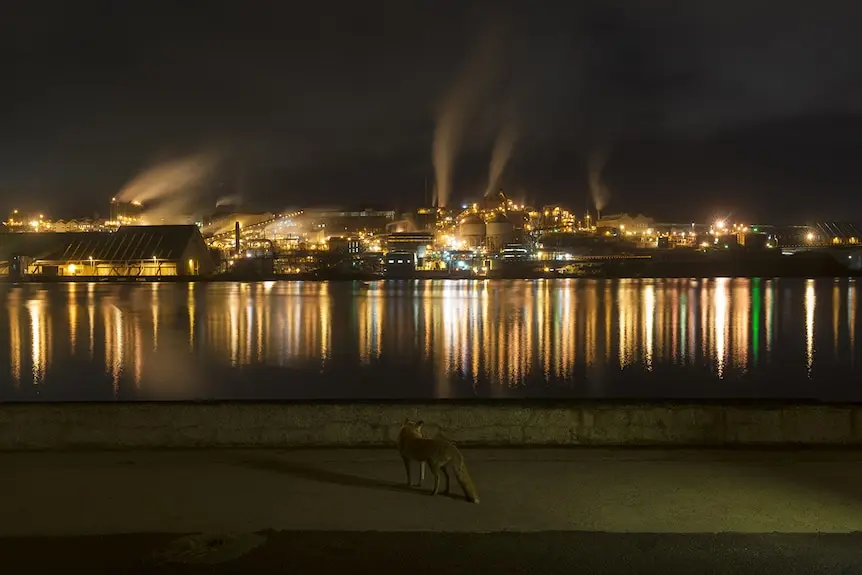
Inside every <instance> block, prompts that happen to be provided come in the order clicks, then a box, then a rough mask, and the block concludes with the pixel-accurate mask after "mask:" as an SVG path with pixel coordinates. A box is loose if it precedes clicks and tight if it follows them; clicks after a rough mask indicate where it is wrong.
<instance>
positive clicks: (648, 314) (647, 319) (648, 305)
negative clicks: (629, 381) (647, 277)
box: [644, 281, 656, 371]
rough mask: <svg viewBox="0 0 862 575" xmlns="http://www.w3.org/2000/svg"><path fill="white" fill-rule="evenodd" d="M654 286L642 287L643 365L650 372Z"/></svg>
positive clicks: (653, 322)
mask: <svg viewBox="0 0 862 575" xmlns="http://www.w3.org/2000/svg"><path fill="white" fill-rule="evenodd" d="M655 299H656V298H655V285H654V283H653V282H652V281H650V282H649V283H648V284H647V285H646V286H645V287H644V364H645V365H646V368H647V371H652V367H653V366H652V360H653V357H652V356H653V346H654V345H655V342H654V341H653V337H654V331H655Z"/></svg>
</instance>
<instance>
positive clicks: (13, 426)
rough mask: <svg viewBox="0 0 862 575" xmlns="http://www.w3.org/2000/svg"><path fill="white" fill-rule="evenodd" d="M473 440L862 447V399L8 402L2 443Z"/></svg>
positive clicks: (0, 409) (104, 445)
mask: <svg viewBox="0 0 862 575" xmlns="http://www.w3.org/2000/svg"><path fill="white" fill-rule="evenodd" d="M408 416H409V417H412V418H421V419H423V420H424V421H425V422H426V427H427V429H428V431H429V433H430V434H431V435H433V434H434V433H436V429H438V428H440V429H442V430H443V431H444V432H445V435H446V437H448V438H450V439H452V440H454V441H456V442H458V443H460V444H463V445H482V446H505V447H519V446H531V445H545V446H547V445H570V446H574V445H595V446H617V445H645V446H698V445H704V446H706V445H709V446H728V445H758V446H766V445H843V446H862V417H861V416H862V406H855V405H820V404H799V405H777V406H762V405H754V404H684V403H679V404H615V403H586V402H585V403H562V404H559V405H554V404H550V403H545V404H529V403H508V402H506V403H496V404H489V403H475V404H471V403H462V402H458V403H454V404H445V403H427V404H419V403H410V404H407V403H380V404H374V403H353V404H350V403H344V404H333V403H302V404H279V403H198V404H195V403H117V404H110V403H104V404H75V403H70V404H5V405H0V450H36V449H64V448H98V449H125V448H188V447H244V446H256V447H360V446H368V447H372V446H391V445H392V443H393V441H394V439H395V434H396V433H397V430H398V427H399V425H400V422H401V421H403V420H404V418H405V417H408Z"/></svg>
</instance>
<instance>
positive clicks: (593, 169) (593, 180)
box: [588, 149, 611, 212]
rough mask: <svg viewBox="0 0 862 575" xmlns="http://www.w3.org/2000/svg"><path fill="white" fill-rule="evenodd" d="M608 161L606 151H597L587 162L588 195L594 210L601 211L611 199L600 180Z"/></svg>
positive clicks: (608, 191)
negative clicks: (594, 207)
mask: <svg viewBox="0 0 862 575" xmlns="http://www.w3.org/2000/svg"><path fill="white" fill-rule="evenodd" d="M607 160H608V153H607V150H604V149H603V150H597V151H595V152H593V154H592V155H591V156H590V162H589V168H588V169H589V172H588V177H589V186H590V195H591V196H592V198H593V204H594V205H595V206H596V210H598V211H600V212H601V211H602V210H603V209H604V208H605V206H606V205H607V204H608V201H609V200H610V199H611V192H610V190H609V189H608V187H607V186H606V185H605V183H604V181H603V180H602V171H603V170H604V168H605V165H606V164H607Z"/></svg>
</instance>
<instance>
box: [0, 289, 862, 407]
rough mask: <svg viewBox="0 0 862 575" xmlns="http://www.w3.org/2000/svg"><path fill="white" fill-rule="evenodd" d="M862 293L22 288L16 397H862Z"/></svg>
mask: <svg viewBox="0 0 862 575" xmlns="http://www.w3.org/2000/svg"><path fill="white" fill-rule="evenodd" d="M856 289H857V285H856V283H855V282H853V281H852V280H835V281H833V280H816V281H815V280H799V281H797V280H772V279H753V280H748V279H727V278H719V279H710V280H688V279H679V280H677V279H669V280H654V279H643V280H557V281H547V280H538V281H515V280H512V281H509V280H505V281H504V280H500V281H469V282H468V281H461V282H458V281H425V282H414V281H404V282H377V283H372V284H359V283H348V282H345V283H309V282H262V283H212V284H147V285H106V284H86V285H84V284H56V285H44V286H40V285H24V286H20V287H13V286H9V285H7V286H4V287H2V288H0V297H2V298H3V299H5V304H6V305H5V306H2V309H0V324H5V325H6V326H7V329H5V330H0V365H4V366H7V367H6V369H4V370H3V371H2V373H0V400H5V401H9V400H40V399H45V400H77V399H88V400H112V399H123V400H134V399H193V398H245V399H250V398H258V399H267V398H315V397H320V398H324V397H325V398H332V397H340V398H398V397H405V398H413V397H465V396H466V397H469V396H484V397H514V396H519V397H521V396H537V397H539V396H541V397H553V396H559V397H578V396H581V397H602V396H606V397H628V398H642V397H691V398H703V397H788V396H789V397H818V398H823V399H840V400H848V401H862V389H857V387H858V388H862V384H859V385H857V384H856V383H855V382H856V381H857V380H859V378H858V375H859V374H858V373H857V372H856V371H855V369H856V364H857V362H856V358H857V355H858V354H859V353H860V350H858V349H857V346H856V337H855V336H856V327H857V326H856V322H857V313H856V301H857V298H856ZM84 338H87V339H86V340H85V339H84ZM85 346H86V348H85Z"/></svg>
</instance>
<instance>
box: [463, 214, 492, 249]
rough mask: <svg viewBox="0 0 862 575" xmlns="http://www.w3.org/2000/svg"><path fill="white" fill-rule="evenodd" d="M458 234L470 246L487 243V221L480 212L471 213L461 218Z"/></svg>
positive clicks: (475, 246) (480, 245)
mask: <svg viewBox="0 0 862 575" xmlns="http://www.w3.org/2000/svg"><path fill="white" fill-rule="evenodd" d="M458 235H459V236H460V238H461V240H462V241H464V242H466V244H467V247H468V248H478V247H482V246H483V245H485V221H484V220H483V219H482V216H480V215H479V214H470V215H468V216H466V217H465V218H464V219H463V220H461V224H460V227H459V228H458Z"/></svg>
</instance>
